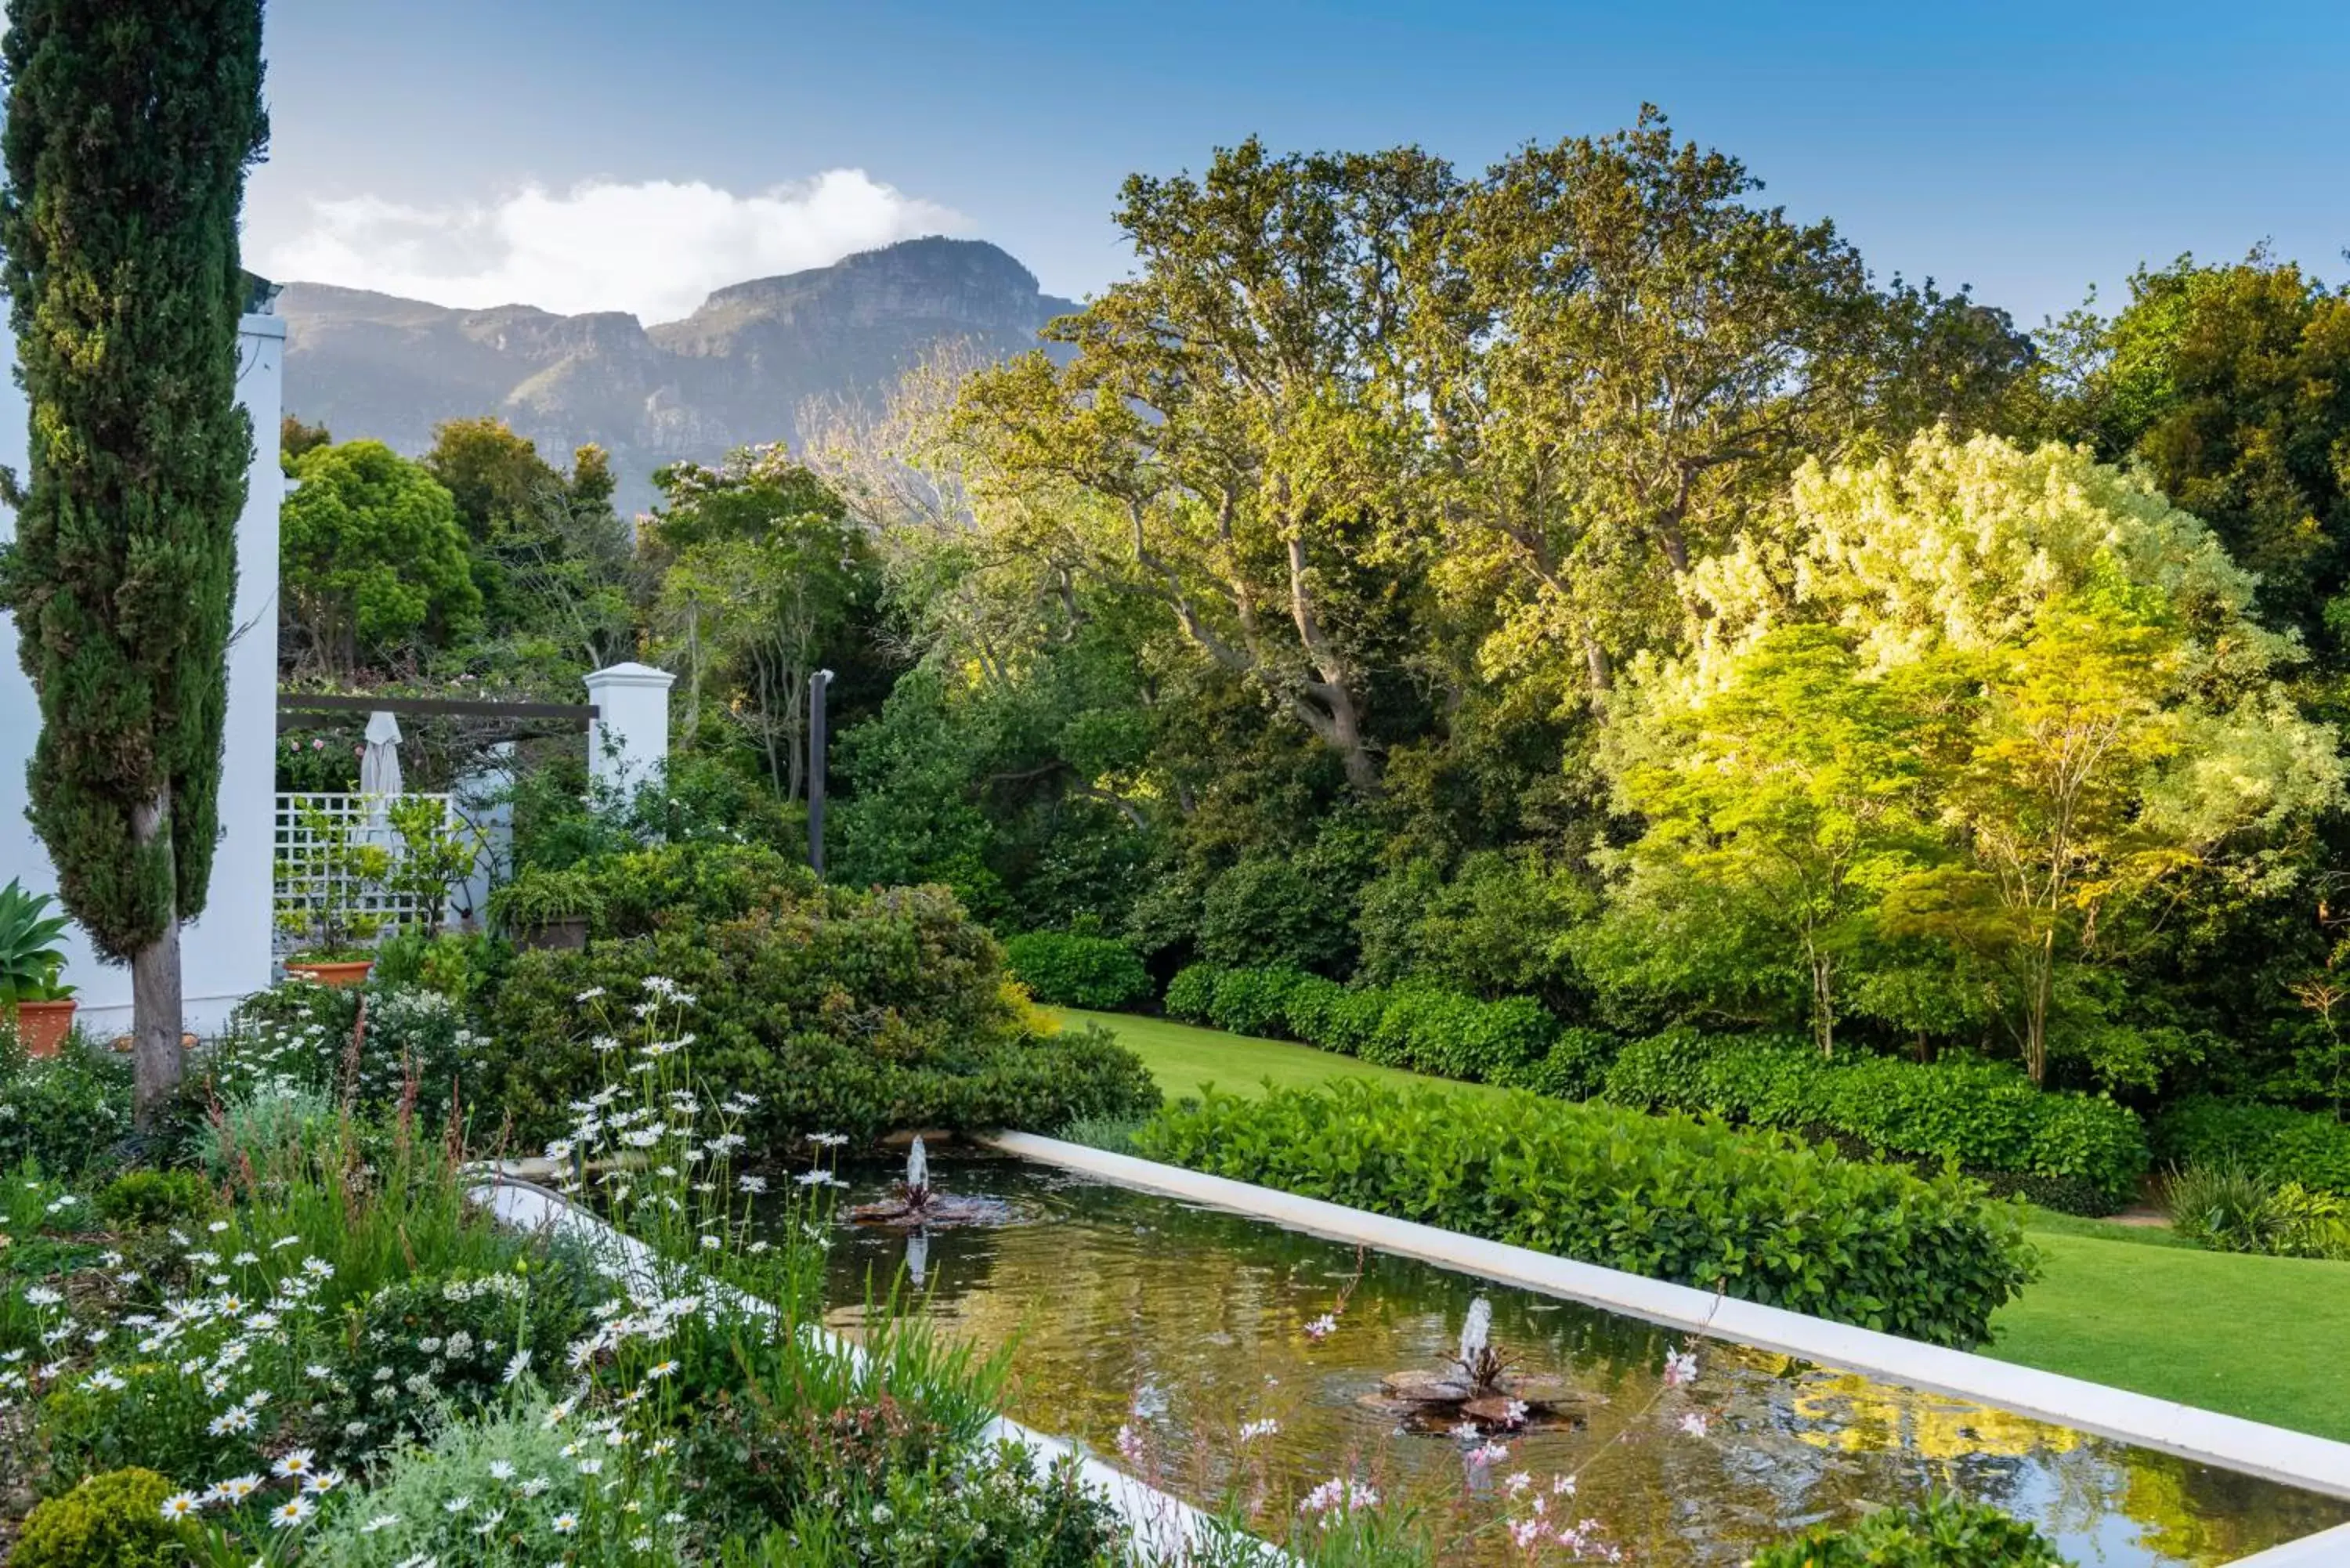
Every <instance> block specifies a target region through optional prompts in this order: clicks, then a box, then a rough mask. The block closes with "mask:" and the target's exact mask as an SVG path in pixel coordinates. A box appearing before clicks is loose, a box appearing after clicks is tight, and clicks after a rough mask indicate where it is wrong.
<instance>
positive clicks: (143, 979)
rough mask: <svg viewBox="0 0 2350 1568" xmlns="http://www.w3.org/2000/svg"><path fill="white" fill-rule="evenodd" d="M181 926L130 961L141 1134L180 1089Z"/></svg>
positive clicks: (135, 1106)
mask: <svg viewBox="0 0 2350 1568" xmlns="http://www.w3.org/2000/svg"><path fill="white" fill-rule="evenodd" d="M181 1028H182V1022H181V1002H180V922H179V921H177V920H173V921H172V923H171V924H170V925H168V926H166V927H164V928H163V934H162V935H161V936H160V937H158V938H156V939H155V940H153V941H151V942H150V943H148V944H147V945H146V946H145V947H143V948H140V950H138V951H137V952H136V953H133V954H132V955H131V958H130V1041H131V1049H132V1053H133V1055H132V1064H133V1068H134V1071H135V1074H136V1079H135V1084H136V1086H135V1088H134V1090H133V1092H132V1099H131V1106H132V1116H133V1121H134V1124H135V1125H136V1126H137V1127H138V1128H139V1130H140V1132H142V1133H143V1132H151V1131H153V1130H154V1127H155V1122H156V1118H157V1117H158V1116H161V1114H162V1112H163V1110H164V1108H165V1106H168V1105H169V1104H170V1103H171V1100H172V1093H173V1092H174V1091H175V1090H177V1089H178V1088H179V1086H180V1069H181V1067H182V1062H181V1059H180V1031H181Z"/></svg>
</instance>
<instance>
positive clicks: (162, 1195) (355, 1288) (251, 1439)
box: [0, 977, 1124, 1568]
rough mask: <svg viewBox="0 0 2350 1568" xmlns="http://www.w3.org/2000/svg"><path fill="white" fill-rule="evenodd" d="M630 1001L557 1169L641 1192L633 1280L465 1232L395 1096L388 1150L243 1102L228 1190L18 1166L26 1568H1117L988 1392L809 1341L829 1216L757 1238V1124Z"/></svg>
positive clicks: (226, 1120) (682, 1030) (665, 1006)
mask: <svg viewBox="0 0 2350 1568" xmlns="http://www.w3.org/2000/svg"><path fill="white" fill-rule="evenodd" d="M637 1000H638V1001H639V1002H644V1003H648V1004H650V1005H648V1006H646V1007H645V1008H644V1010H643V1011H642V1012H639V1011H638V1009H637V1008H636V1007H635V1006H633V1005H631V1006H627V1007H619V1008H616V1012H618V1013H619V1019H616V1020H615V1021H614V1022H613V1023H611V1024H610V1025H608V1026H609V1027H613V1028H616V1029H619V1031H620V1032H621V1033H620V1034H619V1038H620V1039H621V1040H622V1041H623V1042H624V1044H623V1048H622V1049H621V1050H619V1051H618V1052H616V1053H614V1054H613V1056H612V1061H611V1065H612V1069H613V1070H612V1072H611V1074H610V1075H609V1078H608V1081H607V1082H606V1083H605V1084H604V1085H602V1086H601V1087H599V1088H598V1089H596V1090H594V1091H593V1092H592V1093H591V1094H590V1095H588V1096H586V1098H585V1100H584V1102H583V1103H584V1105H585V1106H586V1109H585V1112H584V1114H583V1115H582V1116H580V1117H579V1119H578V1120H577V1122H576V1123H575V1125H574V1127H572V1128H571V1129H570V1135H571V1136H570V1142H571V1145H572V1147H573V1148H574V1149H575V1150H577V1152H578V1153H580V1154H581V1155H583V1156H586V1155H588V1154H591V1153H592V1154H595V1155H598V1156H604V1155H623V1154H624V1155H626V1156H628V1157H629V1163H628V1164H627V1165H626V1166H625V1167H624V1168H616V1170H615V1171H614V1172H612V1173H611V1179H608V1180H605V1181H600V1182H598V1183H595V1184H594V1187H593V1190H594V1193H595V1196H597V1197H598V1199H599V1200H600V1201H601V1202H602V1203H603V1204H604V1205H605V1207H607V1209H608V1210H609V1211H611V1212H612V1213H613V1214H614V1215H615V1216H616V1218H619V1219H620V1220H623V1221H624V1222H625V1223H627V1224H628V1225H629V1227H630V1228H631V1229H632V1230H633V1231H635V1232H636V1233H637V1234H638V1235H639V1236H641V1237H643V1238H644V1239H645V1240H646V1241H648V1242H649V1243H650V1247H651V1255H652V1256H653V1257H654V1258H656V1259H658V1260H659V1261H660V1262H659V1263H658V1264H657V1267H656V1271H655V1272H654V1273H653V1275H651V1276H650V1277H647V1276H645V1275H643V1274H642V1273H639V1274H637V1275H634V1276H631V1275H629V1273H627V1272H623V1271H621V1270H620V1269H619V1268H618V1267H617V1266H616V1264H615V1262H614V1261H613V1260H612V1259H610V1258H608V1257H606V1256H603V1255H600V1254H598V1252H596V1251H591V1250H587V1249H583V1248H580V1247H579V1246H577V1245H576V1244H570V1243H566V1242H563V1241H557V1240H553V1239H549V1238H546V1237H527V1236H522V1235H518V1234H515V1233H514V1232H512V1231H506V1230H504V1229H503V1228H501V1227H499V1226H498V1225H497V1224H495V1223H494V1220H492V1219H491V1217H490V1216H489V1215H487V1214H485V1213H484V1212H482V1211H481V1210H477V1209H474V1208H473V1207H471V1206H470V1205H469V1204H468V1203H467V1202H466V1200H465V1198H464V1192H465V1190H466V1188H467V1186H468V1185H469V1180H470V1179H468V1178H467V1177H466V1176H465V1175H464V1173H463V1169H462V1168H461V1164H460V1161H459V1159H458V1158H457V1157H456V1156H455V1154H454V1153H453V1152H452V1147H451V1146H450V1145H449V1144H447V1143H446V1142H444V1141H443V1140H442V1138H441V1137H435V1136H427V1135H426V1131H425V1129H424V1127H422V1126H421V1123H420V1122H419V1121H418V1120H417V1118H416V1117H415V1116H414V1115H413V1114H412V1106H414V1103H415V1094H416V1084H415V1082H414V1079H413V1076H412V1075H411V1077H410V1079H409V1082H408V1084H407V1088H406V1092H405V1093H404V1094H402V1095H399V1096H393V1101H392V1103H393V1107H394V1108H393V1109H392V1111H391V1112H390V1115H389V1116H388V1117H386V1118H385V1119H383V1120H381V1121H372V1120H369V1119H368V1118H367V1117H365V1116H363V1115H362V1114H359V1113H357V1112H354V1111H351V1110H348V1109H344V1110H338V1111H337V1112H336V1113H335V1114H334V1115H333V1116H331V1117H330V1119H329V1121H328V1125H327V1126H326V1127H324V1128H323V1129H321V1128H320V1127H317V1126H316V1125H314V1124H312V1123H308V1122H305V1121H302V1120H300V1119H291V1120H288V1119H273V1118H271V1117H267V1116H255V1115H251V1114H247V1113H248V1112H249V1109H250V1107H251V1106H253V1105H255V1104H260V1103H264V1102H265V1101H266V1100H268V1099H269V1098H270V1097H271V1096H283V1095H284V1094H285V1089H284V1086H283V1085H276V1084H273V1083H268V1082H262V1083H258V1084H255V1085H251V1086H250V1090H249V1092H250V1093H251V1094H252V1095H254V1096H259V1098H257V1099H244V1100H239V1101H238V1102H236V1104H235V1105H234V1106H223V1107H222V1114H221V1116H219V1117H218V1118H217V1122H216V1125H215V1126H214V1127H213V1141H212V1144H211V1145H210V1146H209V1160H210V1169H211V1170H212V1171H213V1175H212V1176H211V1177H208V1178H199V1177H195V1176H192V1175H182V1176H165V1175H162V1174H161V1173H156V1172H151V1171H147V1172H135V1173H131V1174H128V1175H126V1176H124V1177H122V1178H121V1179H120V1180H118V1181H117V1182H115V1183H113V1184H112V1185H111V1186H109V1187H107V1188H105V1189H100V1190H99V1191H98V1192H97V1193H96V1194H95V1195H94V1196H85V1195H82V1194H77V1193H75V1192H71V1191H68V1190H67V1189H64V1188H62V1187H61V1186H59V1185H58V1184H57V1183H54V1182H51V1181H48V1180H46V1179H42V1178H41V1177H40V1176H38V1174H37V1173H36V1171H35V1170H34V1169H33V1168H30V1167H26V1168H24V1169H22V1170H20V1171H19V1172H18V1173H17V1174H16V1176H15V1177H14V1178H12V1179H10V1180H9V1182H8V1183H7V1187H6V1190H5V1203H0V1210H5V1213H4V1214H0V1218H5V1232H6V1236H7V1240H8V1245H7V1246H6V1247H5V1249H0V1272H5V1290H0V1401H5V1406H6V1408H5V1412H0V1414H5V1417H6V1418H7V1419H8V1420H10V1421H12V1422H14V1423H15V1427H14V1429H13V1430H12V1432H11V1434H10V1437H9V1441H8V1443H7V1445H6V1448H7V1453H8V1456H9V1458H8V1460H7V1462H8V1463H9V1464H10V1465H12V1466H15V1467H18V1468H19V1469H20V1473H19V1474H18V1475H17V1476H16V1477H15V1478H14V1479H15V1480H16V1481H17V1482H18V1483H19V1484H21V1485H24V1486H26V1487H28V1488H29V1489H30V1490H33V1491H34V1492H36V1493H37V1494H38V1495H39V1496H40V1497H41V1498H42V1500H43V1501H40V1502H39V1503H38V1504H37V1505H36V1506H35V1507H34V1508H33V1509H32V1510H31V1511H30V1513H29V1514H28V1515H26V1517H25V1518H24V1519H23V1520H22V1521H20V1534H21V1540H22V1542H23V1544H22V1546H21V1547H20V1549H19V1555H18V1560H19V1561H25V1562H33V1563H47V1564H52V1565H73V1568H97V1565H98V1564H99V1563H138V1562H140V1561H152V1562H154V1563H157V1564H158V1565H159V1568H161V1564H164V1563H172V1564H177V1563H182V1562H184V1561H189V1560H193V1561H196V1562H200V1563H207V1564H212V1563H219V1564H227V1563H236V1564H239V1565H240V1568H241V1565H242V1564H244V1563H250V1562H252V1561H254V1560H255V1557H256V1555H258V1556H259V1558H260V1559H261V1560H263V1561H265V1562H269V1563H287V1562H293V1561H296V1560H301V1561H313V1562H318V1563H338V1564H341V1563H352V1564H364V1565H380V1568H394V1565H396V1564H401V1563H409V1564H416V1563H421V1562H423V1561H426V1560H432V1559H437V1560H438V1561H440V1562H442V1563H469V1564H470V1563H531V1564H538V1563H549V1562H557V1563H613V1564H620V1563H627V1564H637V1563H646V1564H650V1563H681V1562H687V1561H700V1562H719V1561H738V1562H743V1563H773V1562H784V1561H789V1562H792V1563H843V1564H847V1563H866V1562H880V1561H886V1562H891V1563H948V1562H953V1563H1004V1564H1011V1563H1020V1564H1030V1563H1035V1564H1044V1563H1090V1562H1093V1561H1096V1560H1097V1558H1099V1557H1101V1556H1102V1555H1103V1554H1105V1553H1108V1552H1113V1551H1115V1550H1118V1548H1119V1547H1120V1545H1121V1543H1122V1542H1123V1539H1124V1536H1123V1529H1122V1526H1121V1525H1120V1524H1119V1522H1118V1520H1117V1519H1116V1517H1115V1516H1114V1515H1113V1514H1112V1512H1111V1511H1110V1510H1109V1509H1108V1507H1107V1503H1106V1502H1105V1501H1103V1500H1102V1499H1101V1498H1100V1497H1098V1496H1097V1495H1096V1494H1094V1493H1092V1492H1089V1491H1087V1490H1085V1489H1084V1488H1082V1487H1081V1486H1079V1485H1078V1483H1077V1480H1076V1473H1075V1470H1074V1469H1072V1468H1069V1467H1063V1468H1061V1469H1055V1470H1050V1471H1048V1470H1045V1469H1042V1468H1040V1467H1038V1466H1036V1465H1035V1463H1034V1462H1033V1461H1032V1460H1031V1459H1028V1458H1027V1457H1026V1456H1025V1455H1024V1454H1022V1453H1018V1452H1014V1451H1008V1450H1003V1449H997V1448H994V1447H993V1446H990V1445H988V1444H986V1443H983V1442H982V1441H981V1440H980V1438H981V1434H982V1433H983V1430H984V1428H986V1426H987V1424H988V1423H989V1421H990V1420H991V1419H992V1418H993V1408H994V1402H995V1401H994V1396H995V1388H996V1377H997V1373H996V1371H995V1369H993V1368H992V1367H990V1366H985V1365H983V1364H980V1363H977V1362H975V1361H973V1360H972V1358H971V1357H970V1356H968V1355H964V1354H962V1353H960V1352H957V1351H955V1350H953V1349H952V1348H951V1347H949V1346H947V1345H943V1344H941V1343H940V1342H939V1341H937V1340H935V1339H934V1338H932V1337H931V1336H930V1335H929V1334H926V1333H924V1332H922V1331H920V1330H919V1329H917V1328H915V1327H913V1326H911V1325H905V1326H902V1327H899V1328H893V1329H891V1330H889V1331H888V1332H885V1333H882V1334H879V1335H877V1336H876V1337H875V1339H874V1340H873V1341H871V1342H869V1343H868V1345H866V1346H865V1349H864V1353H863V1354H861V1355H858V1354H855V1353H851V1352H849V1351H847V1350H846V1349H845V1348H843V1347H839V1346H837V1345H833V1344H832V1343H831V1342H829V1341H828V1340H826V1339H823V1338H820V1337H818V1336H816V1335H811V1334H806V1333H803V1332H801V1330H802V1326H803V1325H804V1324H808V1323H810V1322H811V1321H812V1314H814V1312H815V1311H816V1295H815V1294H814V1293H813V1290H812V1285H813V1282H814V1281H815V1279H816V1270H817V1267H818V1264H819V1261H820V1256H821V1248H822V1246H823V1244H824V1238H825V1237H826V1235H827V1226H826V1223H825V1220H826V1209H825V1205H824V1202H823V1197H824V1194H823V1191H822V1184H821V1182H812V1183H809V1184H807V1187H806V1194H805V1196H804V1197H801V1198H800V1199H798V1203H797V1210H796V1211H795V1213H794V1214H792V1215H790V1216H789V1217H787V1220H786V1222H785V1223H784V1224H782V1225H781V1226H779V1227H776V1228H775V1229H774V1230H773V1231H761V1233H759V1234H756V1235H754V1233H753V1231H752V1227H751V1225H750V1222H749V1211H748V1204H749V1202H750V1200H751V1193H752V1190H753V1189H757V1188H759V1187H761V1186H763V1185H764V1183H763V1182H762V1180H761V1179H760V1178H758V1177H757V1176H756V1175H754V1174H752V1173H747V1172H738V1171H737V1170H736V1168H735V1166H736V1163H737V1161H738V1160H739V1158H740V1157H741V1153H742V1149H743V1142H744V1139H743V1134H742V1132H741V1130H740V1129H741V1127H742V1126H743V1117H744V1116H746V1115H747V1114H748V1113H749V1112H751V1111H752V1110H754V1109H755V1108H756V1107H755V1106H754V1105H753V1104H752V1103H751V1100H750V1098H749V1097H748V1096H742V1095H733V1096H712V1095H710V1094H707V1093H706V1092H704V1091H702V1089H701V1088H700V1087H699V1086H698V1085H696V1083H695V1082H694V1080H693V1077H692V1075H691V1071H690V1057H689V1056H688V1055H687V1054H686V1053H684V1052H681V1051H677V1052H672V1051H661V1050H654V1049H652V1048H653V1047H655V1046H658V1045H660V1044H663V1043H665V1042H669V1041H674V1040H676V1039H678V1038H681V1037H682V1036H683V1035H685V1034H687V1033H691V1031H690V1029H689V1028H688V1027H687V1023H688V1021H689V1015H690V1012H691V1005H690V1002H689V1001H688V999H687V997H686V996H685V995H684V994H683V992H681V990H680V989H679V988H677V987H675V986H674V985H673V984H669V983H666V982H664V981H660V980H659V978H658V977H656V978H655V979H654V980H653V981H651V982H650V983H648V984H646V985H644V986H642V987H640V988H639V993H638V999H637ZM623 1020H624V1022H623ZM310 1054H324V1053H315V1052H314V1053H310ZM306 1059H307V1056H306ZM631 1066H640V1067H641V1068H642V1070H639V1071H634V1072H631V1071H629V1070H628V1068H629V1067H631ZM347 1087H350V1088H354V1089H355V1088H356V1087H357V1085H347ZM329 1103H330V1104H338V1105H341V1106H351V1105H353V1104H355V1103H356V1100H355V1097H353V1096H337V1097H336V1099H335V1100H333V1101H330V1102H329ZM793 1190H794V1191H795V1192H797V1191H799V1190H800V1189H797V1188H795V1189H793ZM722 1285H729V1286H733V1287H734V1288H735V1289H738V1290H740V1291H743V1292H746V1293H749V1294H750V1295H752V1296H755V1297H758V1298H760V1299H762V1300H764V1302H768V1303H775V1311H774V1312H773V1313H772V1314H769V1313H767V1312H764V1311H754V1310H751V1309H750V1308H749V1307H747V1306H745V1305H743V1303H742V1298H740V1297H737V1296H736V1295H734V1294H733V1293H732V1292H730V1291H728V1290H725V1289H722V1288H720V1287H721V1286H722ZM20 1438H21V1439H22V1440H19V1439H20ZM85 1482H87V1483H88V1484H84V1483H85ZM991 1542H992V1543H993V1544H992V1545H991V1544H989V1543H991ZM142 1553H143V1554H144V1556H143V1557H142V1556H141V1555H140V1554H142Z"/></svg>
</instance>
